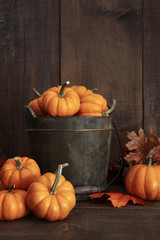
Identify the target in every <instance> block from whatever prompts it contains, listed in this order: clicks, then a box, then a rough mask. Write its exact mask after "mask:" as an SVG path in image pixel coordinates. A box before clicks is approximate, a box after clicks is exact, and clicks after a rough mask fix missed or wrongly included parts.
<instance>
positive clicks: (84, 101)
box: [78, 92, 116, 116]
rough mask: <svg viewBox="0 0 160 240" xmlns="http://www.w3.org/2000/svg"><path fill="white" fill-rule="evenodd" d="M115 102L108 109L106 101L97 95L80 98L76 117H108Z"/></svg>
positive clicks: (92, 94)
mask: <svg viewBox="0 0 160 240" xmlns="http://www.w3.org/2000/svg"><path fill="white" fill-rule="evenodd" d="M115 106H116V101H115V100H113V105H112V107H111V108H110V109H109V107H108V105H107V101H106V99H105V98H104V97H103V96H102V95H101V94H98V93H93V92H92V93H91V94H86V95H84V96H82V98H81V102H80V109H79V112H78V116H108V115H109V114H110V113H111V112H112V111H113V110H114V108H115Z"/></svg>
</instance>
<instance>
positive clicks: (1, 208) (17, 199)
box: [0, 185, 29, 221]
mask: <svg viewBox="0 0 160 240" xmlns="http://www.w3.org/2000/svg"><path fill="white" fill-rule="evenodd" d="M14 188H15V185H12V186H11V187H10V188H9V190H2V191H0V220H8V221H11V220H15V219H19V218H23V217H25V216H27V215H28V213H29V209H28V207H27V203H26V201H27V192H26V191H24V190H19V189H16V190H14Z"/></svg>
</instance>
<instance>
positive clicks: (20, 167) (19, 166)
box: [14, 158, 23, 170]
mask: <svg viewBox="0 0 160 240" xmlns="http://www.w3.org/2000/svg"><path fill="white" fill-rule="evenodd" d="M14 160H15V161H16V163H17V169H19V170H20V169H22V168H23V165H22V163H21V162H20V161H19V159H18V158H14Z"/></svg>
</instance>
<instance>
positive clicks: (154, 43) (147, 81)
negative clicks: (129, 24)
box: [143, 0, 160, 135]
mask: <svg viewBox="0 0 160 240" xmlns="http://www.w3.org/2000/svg"><path fill="white" fill-rule="evenodd" d="M143 18H144V21H143V23H144V26H143V72H144V74H143V75H144V128H145V131H146V132H148V131H149V130H150V129H151V128H152V129H153V130H154V132H155V133H156V134H158V135H159V134H160V129H159V119H160V95H159V91H160V81H159V78H160V2H159V1H158V0H156V1H154V2H152V1H148V0H145V1H144V6H143Z"/></svg>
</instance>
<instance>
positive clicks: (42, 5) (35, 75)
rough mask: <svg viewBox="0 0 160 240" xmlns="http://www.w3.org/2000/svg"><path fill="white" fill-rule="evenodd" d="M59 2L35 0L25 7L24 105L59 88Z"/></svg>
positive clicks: (55, 0)
mask: <svg viewBox="0 0 160 240" xmlns="http://www.w3.org/2000/svg"><path fill="white" fill-rule="evenodd" d="M59 28H60V26H59V1H58V0H54V1H52V0H47V1H44V0H35V1H26V3H25V29H24V31H25V36H24V41H25V56H24V58H25V85H24V103H25V104H27V103H28V102H29V101H31V100H32V99H33V98H35V94H34V93H33V88H36V89H37V90H38V91H39V92H40V93H42V92H43V91H45V90H47V89H48V88H50V87H52V86H56V85H58V84H59V82H60V79H59V71H60V69H59V44H60V42H59Z"/></svg>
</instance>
